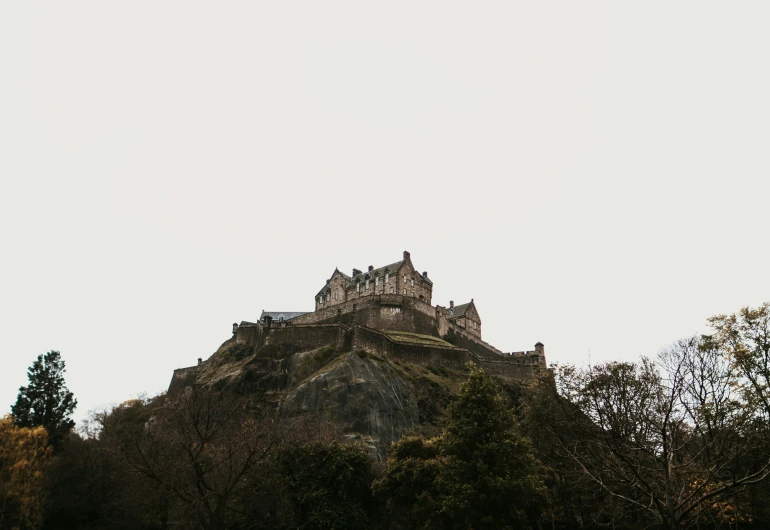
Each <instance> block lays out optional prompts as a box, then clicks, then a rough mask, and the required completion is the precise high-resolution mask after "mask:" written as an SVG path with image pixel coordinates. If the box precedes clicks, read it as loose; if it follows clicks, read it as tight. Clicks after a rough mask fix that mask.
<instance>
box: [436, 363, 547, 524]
mask: <svg viewBox="0 0 770 530" xmlns="http://www.w3.org/2000/svg"><path fill="white" fill-rule="evenodd" d="M449 412H450V414H451V418H450V420H449V422H448V423H447V426H446V428H445V429H444V434H443V436H442V439H441V443H440V447H441V454H442V455H444V456H445V457H446V463H445V465H444V466H443V469H442V471H441V473H440V474H439V476H438V479H437V486H438V489H439V491H440V492H441V497H442V499H441V513H442V515H443V516H444V517H446V518H447V519H449V520H451V521H452V526H453V527H455V528H475V529H482V528H490V529H492V528H527V527H528V526H529V525H530V524H532V523H534V522H535V521H536V519H537V517H538V516H539V515H540V512H541V510H542V508H543V507H544V504H545V501H546V490H545V486H544V484H543V474H542V469H541V465H540V464H539V462H538V461H537V460H536V459H535V457H534V456H533V453H532V446H531V443H530V441H529V440H528V439H527V438H525V437H524V436H522V435H521V434H520V432H519V427H518V422H517V421H516V418H515V416H514V415H513V412H512V411H511V409H510V408H508V407H507V406H506V405H505V403H504V402H503V400H502V398H501V397H500V395H499V394H498V391H497V385H496V384H495V382H494V381H493V380H492V379H491V378H490V377H489V376H488V375H487V374H486V373H485V372H484V371H483V370H481V369H478V368H476V367H475V366H473V365H470V375H469V376H468V379H467V380H466V381H465V382H464V383H463V384H462V385H461V386H460V393H459V395H458V398H457V401H455V402H454V403H453V404H452V405H451V406H450V408H449Z"/></svg>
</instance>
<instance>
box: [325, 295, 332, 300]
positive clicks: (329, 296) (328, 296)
mask: <svg viewBox="0 0 770 530" xmlns="http://www.w3.org/2000/svg"><path fill="white" fill-rule="evenodd" d="M331 299H332V293H326V301H327V302H328V301H329V300H331Z"/></svg>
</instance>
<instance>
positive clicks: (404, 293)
mask: <svg viewBox="0 0 770 530" xmlns="http://www.w3.org/2000/svg"><path fill="white" fill-rule="evenodd" d="M404 296H406V287H404Z"/></svg>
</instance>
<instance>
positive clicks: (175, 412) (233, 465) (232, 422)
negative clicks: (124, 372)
mask: <svg viewBox="0 0 770 530" xmlns="http://www.w3.org/2000/svg"><path fill="white" fill-rule="evenodd" d="M113 416H115V415H114V414H113ZM135 419H136V418H134V420H135ZM142 419H144V418H142ZM112 421H113V422H117V424H116V425H110V426H106V427H109V428H108V429H107V431H108V432H111V433H114V435H115V438H114V440H115V441H116V445H117V447H118V454H119V456H120V457H121V458H123V459H124V460H125V461H126V462H127V463H128V464H129V465H130V466H131V467H132V468H133V469H134V470H135V471H136V472H138V473H140V474H142V475H143V476H145V477H147V478H149V479H151V480H152V481H155V482H157V483H159V484H160V485H162V487H164V488H165V489H167V490H168V491H169V492H171V493H172V494H173V496H174V497H175V498H176V499H177V500H178V501H180V502H181V504H182V505H183V506H186V507H187V512H188V513H190V514H192V515H193V517H194V518H195V520H196V521H197V523H198V524H199V525H200V526H201V527H202V528H204V529H205V530H220V529H222V528H225V527H226V525H227V522H228V520H229V518H231V517H232V516H233V515H234V514H237V513H239V511H240V507H239V505H238V502H237V499H239V498H243V497H244V496H246V497H247V495H244V490H245V489H248V488H252V487H254V480H253V472H254V471H255V468H257V466H259V465H260V464H262V463H264V462H265V461H266V460H267V459H268V457H269V456H271V455H272V454H273V453H275V452H276V451H277V450H278V449H279V448H280V447H281V446H282V445H283V443H284V442H285V440H286V438H287V435H288V433H289V431H290V430H291V427H292V426H291V424H289V423H287V422H284V421H281V420H280V419H278V418H276V417H275V415H274V414H270V413H266V412H261V413H260V412H256V413H255V412H253V411H252V412H250V413H249V414H245V413H244V411H243V409H242V407H241V404H240V403H239V402H238V401H237V400H235V399H234V398H232V397H231V396H228V395H227V394H222V393H217V392H212V391H210V390H206V389H201V388H188V389H186V390H185V392H183V393H182V394H181V395H179V396H175V398H174V399H173V400H172V399H167V400H166V401H165V402H164V403H163V405H162V406H159V407H157V408H154V409H153V410H152V412H151V415H150V416H149V418H147V419H146V421H144V422H143V423H138V422H136V421H130V420H128V421H126V419H125V418H124V419H123V420H121V419H120V415H118V417H117V418H114V419H113V420H112Z"/></svg>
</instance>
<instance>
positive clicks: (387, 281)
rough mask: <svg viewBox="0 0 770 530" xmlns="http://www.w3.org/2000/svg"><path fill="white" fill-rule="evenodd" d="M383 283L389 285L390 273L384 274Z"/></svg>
mask: <svg viewBox="0 0 770 530" xmlns="http://www.w3.org/2000/svg"><path fill="white" fill-rule="evenodd" d="M385 283H390V273H389V272H386V273H385Z"/></svg>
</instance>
